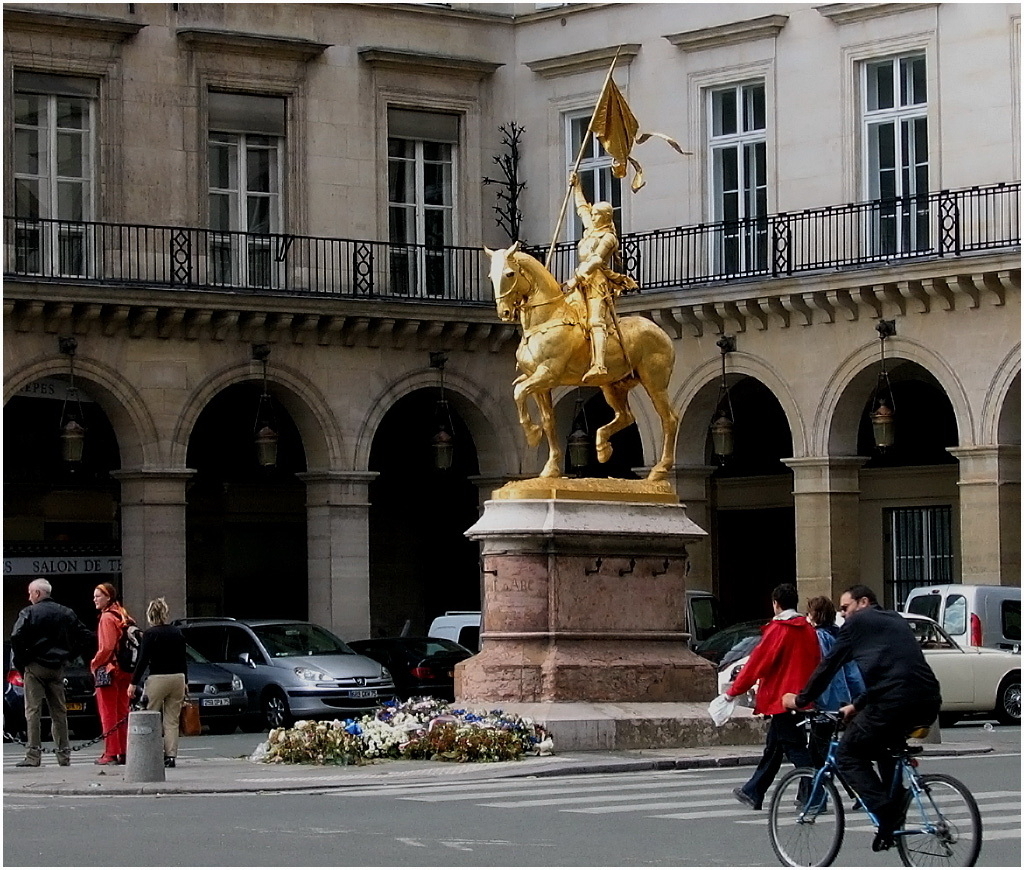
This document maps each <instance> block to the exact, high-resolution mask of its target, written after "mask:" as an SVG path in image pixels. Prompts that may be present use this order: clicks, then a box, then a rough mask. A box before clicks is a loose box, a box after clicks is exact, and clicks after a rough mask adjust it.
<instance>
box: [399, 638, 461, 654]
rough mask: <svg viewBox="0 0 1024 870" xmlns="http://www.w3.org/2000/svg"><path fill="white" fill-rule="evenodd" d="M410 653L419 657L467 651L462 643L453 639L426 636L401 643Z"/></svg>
mask: <svg viewBox="0 0 1024 870" xmlns="http://www.w3.org/2000/svg"><path fill="white" fill-rule="evenodd" d="M402 645H403V646H404V647H405V648H406V649H407V650H408V651H409V653H410V654H411V655H414V656H418V657H420V658H426V657H427V656H436V655H444V654H445V653H468V652H469V650H468V649H466V648H465V647H464V646H462V644H458V643H456V642H455V641H454V640H445V639H444V638H440V637H426V638H422V639H420V640H407V641H405V642H404V643H403V644H402Z"/></svg>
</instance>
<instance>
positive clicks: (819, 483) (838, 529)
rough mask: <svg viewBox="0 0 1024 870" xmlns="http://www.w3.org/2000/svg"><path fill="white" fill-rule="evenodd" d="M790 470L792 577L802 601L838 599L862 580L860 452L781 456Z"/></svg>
mask: <svg viewBox="0 0 1024 870" xmlns="http://www.w3.org/2000/svg"><path fill="white" fill-rule="evenodd" d="M782 461H783V462H784V463H786V465H788V466H789V467H790V468H791V469H793V507H794V511H795V514H796V580H797V588H798V589H799V590H800V600H801V601H804V600H806V599H808V598H811V597H813V596H815V595H827V596H829V597H830V598H831V599H832V600H833V601H835V600H837V599H838V597H839V595H840V594H842V592H843V590H844V589H847V588H848V587H850V586H852V585H853V584H855V583H860V522H859V517H860V468H861V466H862V465H863V464H864V463H865V462H866V461H867V459H866V458H865V457H863V456H824V457H819V456H810V457H804V458H800V459H784V460H782Z"/></svg>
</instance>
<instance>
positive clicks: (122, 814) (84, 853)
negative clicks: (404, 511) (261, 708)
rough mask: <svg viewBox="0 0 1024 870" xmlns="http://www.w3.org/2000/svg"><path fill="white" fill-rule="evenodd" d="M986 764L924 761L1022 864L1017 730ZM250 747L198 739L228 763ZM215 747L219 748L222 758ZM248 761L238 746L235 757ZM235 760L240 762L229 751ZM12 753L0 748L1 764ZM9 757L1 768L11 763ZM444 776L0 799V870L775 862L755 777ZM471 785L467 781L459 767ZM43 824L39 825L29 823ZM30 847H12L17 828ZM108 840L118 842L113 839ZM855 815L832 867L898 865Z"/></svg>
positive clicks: (990, 838)
mask: <svg viewBox="0 0 1024 870" xmlns="http://www.w3.org/2000/svg"><path fill="white" fill-rule="evenodd" d="M943 736H944V739H952V738H953V737H954V736H955V738H956V739H957V740H958V741H966V740H969V739H976V740H985V741H986V742H988V743H989V744H991V745H993V747H994V750H995V751H994V752H992V753H990V754H987V755H984V756H966V757H956V758H944V757H929V758H926V759H924V760H923V761H922V768H923V769H924V770H925V771H944V772H947V773H950V774H952V775H954V776H957V777H959V778H961V779H963V780H964V781H965V782H966V783H967V784H968V786H969V787H970V788H971V789H972V790H973V791H974V792H975V794H976V795H977V796H978V799H979V804H980V805H981V809H982V815H983V819H984V824H985V839H984V847H983V851H982V855H981V863H982V864H984V865H987V866H1004V867H1019V866H1020V848H1021V839H1020V836H1021V835H1020V830H1021V829H1020V825H1021V818H1020V806H1021V802H1020V731H1019V729H1001V728H997V729H995V730H994V731H989V732H985V731H982V729H981V727H980V726H979V725H977V724H973V725H968V726H958V727H957V728H956V729H950V731H949V732H947V731H945V730H944V731H943ZM252 739H253V738H252V737H248V738H244V737H243V736H242V735H236V736H235V737H233V738H195V741H197V742H195V743H193V744H192V745H193V747H195V749H196V750H198V749H199V747H200V746H203V747H210V748H208V749H203V750H201V751H202V752H204V753H206V752H213V753H215V754H217V753H220V755H221V757H225V756H227V757H229V754H233V753H234V752H236V751H237V750H238V748H239V747H240V746H241V745H242V743H250V742H251V741H252ZM216 747H223V748H221V749H217V748H216ZM241 751H242V752H244V749H243V750H241ZM239 754H241V753H239ZM16 757H17V756H16V755H9V753H8V752H5V762H7V763H12V762H13V760H14V758H16ZM8 758H9V759H10V760H8ZM477 770H478V771H479V772H478V773H476V774H470V775H469V776H466V775H463V776H459V777H458V778H454V779H453V778H449V779H441V778H439V777H437V776H429V775H422V776H413V777H410V778H405V777H403V778H402V781H401V782H399V783H396V784H388V783H385V782H380V783H375V784H371V785H362V786H358V787H349V788H340V789H331V790H329V791H328V790H323V789H321V790H312V789H310V790H307V791H305V792H300V793H290V794H282V793H273V792H262V793H255V794H244V795H176V796H160V797H157V796H137V797H120V796H102V797H100V796H97V797H92V796H91V795H89V796H50V795H34V794H27V793H25V792H17V793H15V792H10V793H8V794H6V795H5V806H4V816H5V819H4V821H5V838H4V863H5V865H7V866H33V865H34V866H39V865H58V866H60V865H64V866H67V865H71V866H101V865H108V866H109V865H118V864H121V865H123V864H134V865H143V866H146V865H168V866H185V865H198V866H216V865H223V866H357V865H358V866H367V865H369V866H382V865H383V866H396V867H397V866H410V865H415V866H621V865H630V866H634V865H651V866H680V865H682V866H776V861H775V859H774V856H773V854H772V852H771V849H770V846H769V844H768V838H767V828H766V817H765V814H764V813H763V812H762V813H755V812H753V811H750V810H748V809H746V808H744V807H742V806H740V805H739V804H737V803H736V802H735V800H734V799H733V798H732V796H731V791H732V788H734V787H735V786H736V785H737V784H739V783H741V782H742V781H744V780H745V778H746V777H747V775H748V774H749V768H733V769H708V770H669V771H657V770H648V771H637V772H626V773H615V774H589V775H575V776H545V777H532V778H515V779H508V778H501V779H498V778H494V777H493V776H490V775H488V768H485V767H479V768H477ZM465 773H469V771H465ZM44 816H45V818H46V819H49V820H53V824H52V826H43V827H42V828H40V826H39V825H38V824H37V820H38V819H39V818H41V817H44ZM22 826H24V828H25V829H31V830H32V832H33V835H32V836H19V834H18V831H19V828H21V827H22ZM111 828H113V829H114V830H116V832H117V833H116V836H110V833H109V831H110V830H111ZM870 840H871V832H870V831H869V830H868V827H867V823H866V820H865V821H861V820H860V818H859V817H857V816H854V817H853V819H852V821H851V831H850V833H849V835H848V838H847V842H846V844H845V845H844V847H843V851H842V852H841V854H840V856H839V859H838V861H837V862H836V866H897V865H898V864H899V859H898V857H897V856H896V855H895V854H894V853H886V854H882V855H874V854H872V853H871V852H870V849H869V844H870Z"/></svg>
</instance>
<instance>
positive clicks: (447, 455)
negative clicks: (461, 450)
mask: <svg viewBox="0 0 1024 870" xmlns="http://www.w3.org/2000/svg"><path fill="white" fill-rule="evenodd" d="M430 446H431V449H432V450H433V451H434V468H436V469H437V470H438V471H447V470H448V469H449V468H451V467H452V460H453V459H454V458H455V446H454V445H453V444H452V436H451V435H450V434H449V433H448V431H447V430H446V429H445V428H444V427H443V426H442V427H441V428H440V429H438V430H437V434H436V435H435V436H434V437H433V438H432V439H431V441H430Z"/></svg>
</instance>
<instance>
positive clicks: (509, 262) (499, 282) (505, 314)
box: [484, 242, 529, 323]
mask: <svg viewBox="0 0 1024 870" xmlns="http://www.w3.org/2000/svg"><path fill="white" fill-rule="evenodd" d="M518 251H519V242H516V243H515V244H513V245H512V247H510V248H499V249H498V250H496V251H492V250H491V249H490V248H487V247H485V248H484V252H485V253H486V254H487V256H488V257H490V258H491V268H490V272H489V276H490V279H491V286H492V287H493V288H494V302H495V305H496V306H497V309H498V317H500V318H501V319H502V320H503V321H504V322H505V323H509V322H511V321H513V320H515V319H516V314H517V313H518V311H519V304H520V302H521V301H522V298H523V294H524V293H526V292H527V290H528V289H529V286H528V283H527V281H526V278H525V276H524V275H523V274H522V272H521V271H520V269H519V266H518V265H517V264H516V262H515V260H514V259H513V257H514V255H515V254H516V253H517V252H518Z"/></svg>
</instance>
